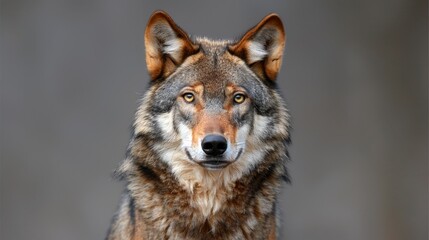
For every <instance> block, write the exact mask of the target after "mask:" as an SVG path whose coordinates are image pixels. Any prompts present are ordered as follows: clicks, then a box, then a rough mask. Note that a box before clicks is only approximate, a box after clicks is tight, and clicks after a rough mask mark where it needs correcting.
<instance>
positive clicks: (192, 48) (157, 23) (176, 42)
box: [144, 11, 199, 80]
mask: <svg viewBox="0 0 429 240" xmlns="http://www.w3.org/2000/svg"><path fill="white" fill-rule="evenodd" d="M144 39H145V48H146V65H147V69H148V71H149V74H150V76H151V78H152V80H155V79H157V78H159V77H167V76H169V75H170V74H171V73H173V72H174V71H175V70H176V68H177V67H178V66H179V65H180V64H182V63H183V61H185V59H186V58H187V57H188V56H190V55H192V54H195V53H196V52H197V51H198V48H199V46H198V45H195V44H193V43H192V41H191V40H190V38H189V36H188V34H186V32H185V31H183V30H182V29H181V28H180V27H179V26H177V24H176V23H175V22H174V21H173V19H172V18H171V17H170V16H169V15H168V14H167V13H166V12H163V11H157V12H154V13H153V14H152V16H151V17H150V19H149V23H148V24H147V27H146V31H145V35H144Z"/></svg>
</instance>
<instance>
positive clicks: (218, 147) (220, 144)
mask: <svg viewBox="0 0 429 240" xmlns="http://www.w3.org/2000/svg"><path fill="white" fill-rule="evenodd" d="M201 147H202V149H203V151H204V152H205V153H206V154H207V155H209V156H212V157H216V156H220V155H222V154H223V153H224V152H225V151H226V149H227V148H228V142H227V141H226V139H225V137H223V136H222V135H217V134H210V135H207V136H206V137H204V139H203V141H202V142H201Z"/></svg>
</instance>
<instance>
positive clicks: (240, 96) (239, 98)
mask: <svg viewBox="0 0 429 240" xmlns="http://www.w3.org/2000/svg"><path fill="white" fill-rule="evenodd" d="M245 99H246V97H245V96H244V95H243V94H241V93H237V94H235V95H234V102H235V103H238V104H240V103H243V102H244V100H245Z"/></svg>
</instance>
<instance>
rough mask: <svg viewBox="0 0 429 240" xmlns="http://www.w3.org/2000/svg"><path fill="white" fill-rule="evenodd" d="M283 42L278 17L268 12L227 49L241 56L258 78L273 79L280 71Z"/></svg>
mask: <svg viewBox="0 0 429 240" xmlns="http://www.w3.org/2000/svg"><path fill="white" fill-rule="evenodd" d="M285 43H286V35H285V31H284V28H283V23H282V21H281V20H280V17H279V16H278V15H277V14H270V15H268V16H266V17H265V18H264V19H262V20H261V21H260V22H259V23H258V25H256V26H255V27H253V28H252V29H250V30H249V31H247V33H246V34H244V36H243V37H242V38H241V40H240V41H238V42H237V43H235V44H233V45H231V46H229V51H230V52H231V53H232V54H234V55H236V56H238V57H240V58H242V59H243V60H244V61H245V62H246V63H247V64H248V65H249V66H250V68H251V69H252V70H253V71H254V72H255V73H256V75H258V76H259V77H260V78H262V79H267V80H271V81H274V80H275V79H276V77H277V73H278V72H279V71H280V67H281V64H282V56H283V50H284V47H285Z"/></svg>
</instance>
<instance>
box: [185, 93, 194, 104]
mask: <svg viewBox="0 0 429 240" xmlns="http://www.w3.org/2000/svg"><path fill="white" fill-rule="evenodd" d="M183 99H185V101H186V102H188V103H191V102H193V101H194V94H192V93H185V94H183Z"/></svg>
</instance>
